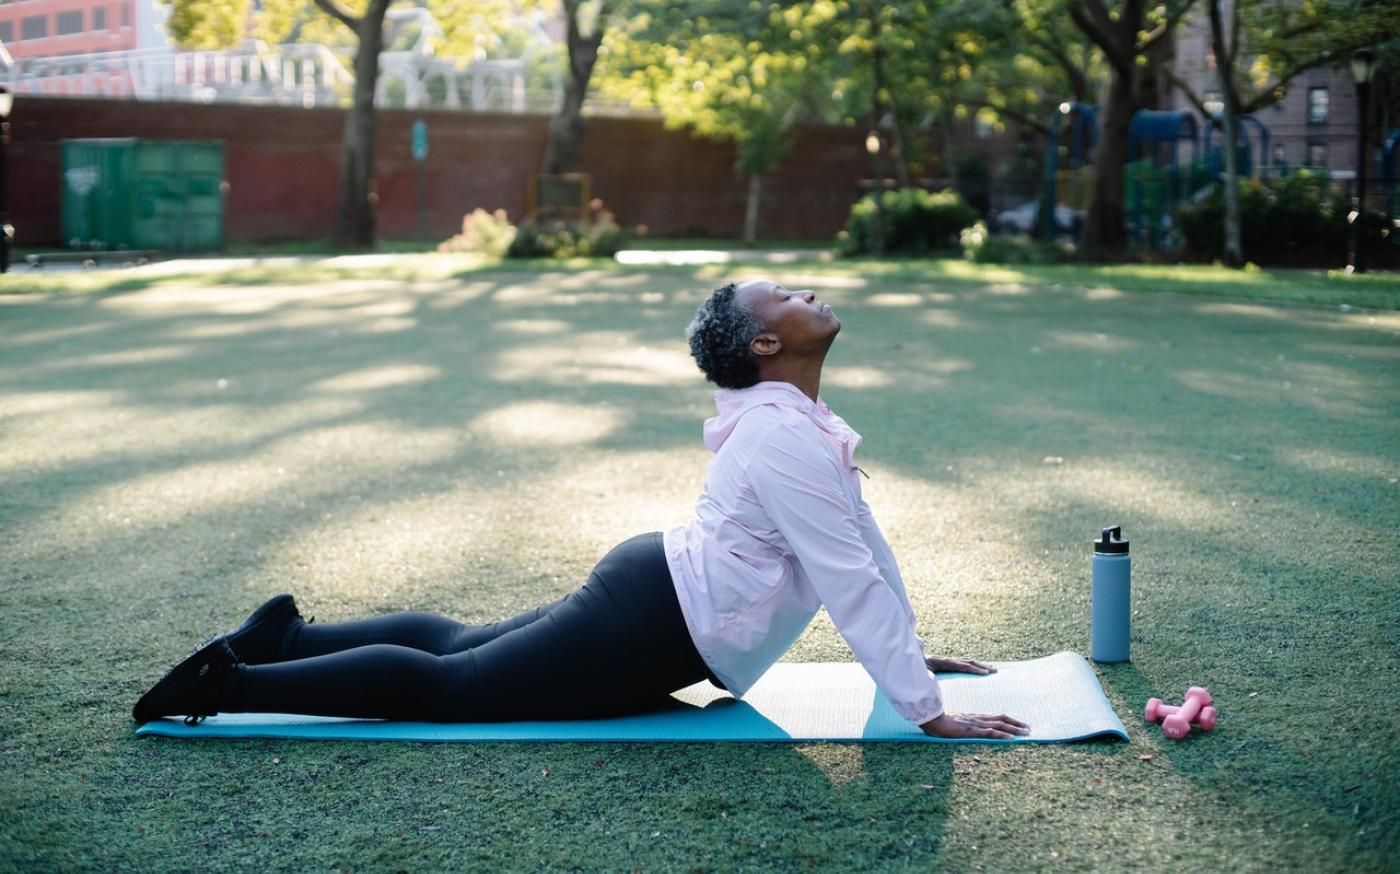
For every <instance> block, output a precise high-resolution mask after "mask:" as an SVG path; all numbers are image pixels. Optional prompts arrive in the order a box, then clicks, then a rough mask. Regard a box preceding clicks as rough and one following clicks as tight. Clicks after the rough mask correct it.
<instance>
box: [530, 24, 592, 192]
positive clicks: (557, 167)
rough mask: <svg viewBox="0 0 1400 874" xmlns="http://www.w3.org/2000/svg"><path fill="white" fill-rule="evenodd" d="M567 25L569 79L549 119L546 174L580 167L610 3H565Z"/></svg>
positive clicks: (545, 152) (569, 170)
mask: <svg viewBox="0 0 1400 874" xmlns="http://www.w3.org/2000/svg"><path fill="white" fill-rule="evenodd" d="M563 3H564V18H565V20H566V25H567V33H566V37H565V40H566V45H567V47H568V77H567V78H566V79H565V80H564V97H563V100H562V102H561V103H560V104H559V109H558V110H557V111H556V112H555V113H554V116H553V117H552V118H550V120H549V140H548V141H547V142H546V144H545V150H544V166H543V167H542V168H541V169H542V172H544V173H569V172H572V171H573V170H574V169H576V168H577V167H578V156H579V151H580V149H581V148H582V146H583V101H584V99H585V98H586V97H587V96H588V83H589V80H590V79H591V78H592V76H593V66H594V64H596V63H597V61H598V50H599V48H600V47H601V46H602V44H603V34H604V32H605V30H606V29H607V20H608V14H609V9H608V0H594V2H586V0H563Z"/></svg>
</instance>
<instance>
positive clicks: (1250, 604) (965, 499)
mask: <svg viewBox="0 0 1400 874" xmlns="http://www.w3.org/2000/svg"><path fill="white" fill-rule="evenodd" d="M741 272H742V273H743V274H744V275H751V274H752V273H754V272H755V271H754V270H753V269H751V268H749V267H747V266H746V267H745V269H743V270H742V271H741ZM721 275H722V273H721V271H720V270H718V269H717V268H706V269H703V270H696V269H693V268H686V269H677V268H670V269H648V270H640V269H623V268H618V267H616V266H615V265H600V264H592V263H585V264H573V265H564V266H551V265H541V264H527V265H510V266H509V267H503V266H500V265H489V264H475V265H471V264H467V263H464V262H462V261H461V260H454V259H449V258H443V257H442V256H434V255H413V256H405V257H404V258H403V261H402V263H396V264H395V265H394V266H393V267H391V268H388V269H378V270H373V271H370V270H352V269H341V268H328V267H325V266H324V265H316V264H311V265H304V266H299V267H295V268H287V269H264V268H250V269H248V270H244V271H233V272H230V273H227V274H214V275H204V276H192V275H180V274H175V275H161V276H155V275H149V274H145V273H142V272H140V271H113V272H102V273H90V274H70V275H69V276H70V277H73V278H70V279H69V280H64V279H62V278H61V277H60V276H59V275H57V274H55V275H54V276H51V277H48V278H47V279H45V280H44V282H46V283H48V284H46V285H45V284H42V283H38V282H37V280H35V279H32V278H26V274H24V273H17V274H13V275H11V276H8V277H4V278H0V332H3V333H2V336H3V338H4V340H3V342H0V614H2V615H3V616H4V619H5V621H4V623H3V625H2V626H0V665H3V669H0V870H24V871H30V870H64V871H67V870H78V869H97V870H147V869H160V870H170V869H193V868H204V869H209V870H252V869H258V868H268V869H278V870H282V869H293V870H313V869H314V870H326V869H349V870H366V869H369V870H381V869H390V870H421V869H483V868H488V867H490V868H504V869H528V868H536V867H547V868H558V869H565V870H573V869H577V870H632V869H635V868H640V869H643V870H656V869H685V870H695V869H704V870H735V869H749V868H754V869H757V868H778V869H784V870H797V869H802V870H807V869H809V868H811V867H814V866H815V867H818V868H820V867H828V868H832V869H838V870H846V869H850V870H867V869H868V870H911V871H913V870H918V871H934V870H950V871H975V870H980V869H988V870H1011V871H1016V870H1027V869H1029V870H1042V869H1045V870H1061V869H1063V870H1145V869H1149V868H1150V869H1154V870H1156V869H1161V868H1164V867H1169V868H1180V869H1182V870H1193V869H1194V870H1222V869H1238V870H1257V871H1273V870H1278V869H1283V870H1303V871H1315V870H1316V871H1358V870H1363V871H1364V870H1375V871H1381V870H1388V869H1389V870H1393V866H1394V864H1395V852H1396V847H1397V846H1400V789H1397V779H1400V769H1397V762H1400V720H1397V719H1396V717H1395V712H1394V707H1395V703H1394V702H1395V701H1396V700H1397V697H1400V681H1397V679H1396V676H1397V669H1400V664H1397V662H1400V647H1397V645H1396V629H1397V627H1400V623H1398V622H1397V620H1400V600H1397V588H1400V587H1397V583H1400V572H1397V568H1400V540H1397V538H1396V536H1395V535H1396V532H1397V531H1400V452H1397V449H1400V312H1396V309H1397V308H1400V282H1397V280H1396V278H1395V277H1393V276H1367V277H1341V276H1336V275H1329V274H1318V273H1271V272H1262V273H1250V274H1241V273H1230V272H1226V271H1221V270H1218V269H1215V268H1183V269H1179V270H1178V269H1167V268H1159V267H1151V268H1144V267H1125V268H1092V267H1078V266H1074V267H1036V268H1027V267H1016V268H978V267H974V266H971V265H967V264H965V263H964V262H960V261H941V262H922V263H918V262H904V263H896V264H875V263H867V262H854V263H851V262H838V263H836V264H819V263H816V262H813V263H802V264H795V265H790V266H784V267H783V268H781V271H780V272H778V273H777V276H778V278H780V279H782V280H784V281H786V282H787V283H788V284H789V285H792V286H794V287H808V286H810V287H812V288H813V289H815V290H816V291H817V292H818V293H819V295H820V296H821V297H822V298H823V299H825V300H827V301H829V302H830V303H832V304H833V305H834V306H835V307H836V308H837V310H838V312H839V313H840V315H841V316H842V319H843V322H844V325H845V329H844V331H843V334H842V336H841V338H840V339H839V340H838V341H837V344H836V346H835V348H834V349H833V352H832V355H831V357H830V359H829V361H828V372H827V377H826V380H825V382H824V384H823V394H824V396H825V397H826V399H827V400H828V401H829V402H830V403H831V404H832V406H833V407H834V408H835V409H836V410H837V411H838V412H840V413H842V414H843V415H844V416H845V417H846V418H847V419H848V420H849V421H850V422H851V423H852V425H854V426H855V427H856V428H857V429H858V430H860V431H861V432H863V433H864V435H865V437H866V442H865V444H864V446H863V447H862V449H861V456H862V457H863V458H864V461H863V462H862V466H863V467H864V468H865V469H866V470H867V471H868V472H869V473H870V476H871V479H870V480H869V481H868V482H867V483H865V494H866V497H867V499H868V500H869V501H870V503H871V504H872V506H873V507H874V508H875V511H876V513H877V515H878V517H879V518H880V520H881V524H882V526H883V527H884V529H885V531H886V533H887V535H888V536H889V538H890V540H891V541H892V543H893V544H894V546H895V549H896V552H897V553H898V555H899V556H900V561H901V566H902V568H903V570H904V576H905V578H906V580H907V582H908V584H909V587H910V597H911V600H912V601H913V603H914V606H915V609H916V611H917V612H918V616H919V632H920V634H921V636H922V637H923V638H924V639H925V640H926V641H928V643H929V646H930V649H931V650H932V651H934V652H938V653H948V654H960V655H967V656H972V657H977V658H986V659H1022V658H1032V657H1036V656H1041V655H1045V654H1049V653H1053V652H1057V651H1060V650H1064V649H1072V650H1077V651H1079V652H1084V653H1087V651H1088V635H1089V623H1088V591H1089V541H1090V540H1091V538H1092V537H1093V536H1094V535H1095V534H1096V533H1097V532H1098V530H1099V528H1101V527H1103V526H1105V525H1109V524H1118V523H1121V524H1122V525H1123V526H1124V530H1125V534H1126V536H1127V537H1128V538H1130V539H1131V541H1132V543H1133V552H1134V569H1135V574H1134V609H1135V611H1136V616H1135V620H1134V622H1135V624H1134V659H1133V662H1132V663H1131V664H1127V665H1118V666H1105V667H1101V668H1100V669H1099V670H1100V674H1101V678H1102V681H1103V684H1104V688H1105V690H1106V691H1107V693H1108V695H1109V698H1110V700H1111V701H1112V702H1113V703H1114V704H1115V706H1116V707H1117V709H1118V711H1119V714H1120V716H1121V717H1122V719H1123V721H1124V723H1125V724H1126V725H1127V726H1128V728H1129V733H1130V735H1131V740H1130V741H1129V742H1127V743H1123V742H1092V743H1085V744H1077V745H1070V746H1050V747H1010V748H1007V747H988V746H979V745H970V746H937V745H899V744H874V745H869V746H861V745H857V744H794V745H782V744H763V745H760V744H754V745H698V744H696V745H691V744H673V745H667V744H650V745H628V744H537V745H506V744H501V745H496V744H484V745H431V744H392V745H391V744H385V745H375V744H355V743H310V742H301V743H297V742H290V741H287V742H283V741H232V742H208V743H203V742H196V743H190V742H179V741H170V740H166V739H140V740H138V739H137V738H135V737H134V736H133V734H132V730H133V727H134V726H133V725H132V723H131V721H130V716H129V711H130V707H131V704H132V703H133V702H134V701H135V699H136V698H137V696H139V695H140V694H141V692H142V691H144V690H145V688H146V687H147V686H148V685H149V684H150V683H152V682H153V681H154V680H155V679H156V678H158V677H159V676H160V674H161V673H162V672H163V671H164V670H165V669H166V668H168V667H169V666H170V664H172V663H173V662H174V661H175V660H177V659H178V658H180V657H181V656H182V655H183V654H184V652H185V651H186V649H187V648H188V647H190V646H192V645H193V644H195V643H196V642H198V641H199V640H200V639H202V638H203V637H204V636H205V635H207V634H209V633H212V632H214V631H217V630H221V629H225V628H229V627H232V626H233V625H235V624H237V623H238V622H239V621H241V620H242V619H243V618H244V617H245V616H246V615H247V612H248V611H249V610H250V609H252V608H253V607H254V606H256V605H257V604H258V603H260V602H261V601H262V600H263V599H264V598H266V597H267V596H269V595H271V594H274V593H276V592H281V591H291V592H293V593H295V594H296V596H297V598H298V601H299V603H300V604H301V605H302V609H303V612H305V613H308V614H312V615H314V616H316V617H317V620H318V621H320V622H333V621H337V620H341V619H348V618H353V617H359V616H363V615H367V614H374V613H380V612H387V611H393V610H404V609H423V610H434V611H438V612H443V613H446V614H449V615H452V616H455V617H458V618H461V619H463V620H464V621H469V622H481V621H489V620H492V619H496V618H500V617H502V616H506V615H512V614H514V613H515V612H518V611H520V610H523V609H525V608H527V607H529V606H533V605H535V604H538V603H541V602H543V601H545V600H547V599H552V598H555V597H558V596H559V595H561V594H563V593H565V592H568V591H570V590H572V589H573V588H575V587H576V586H578V585H580V584H581V583H582V581H583V579H584V577H585V575H586V574H587V572H588V570H589V568H590V567H591V566H592V564H593V562H594V561H596V560H597V558H599V557H600V556H601V555H602V554H603V552H604V551H606V549H607V548H609V547H610V546H612V545H613V544H614V543H616V542H618V541H620V540H622V539H624V538H626V537H628V536H630V535H632V534H634V533H638V532H641V531H646V530H654V529H658V528H664V527H669V526H671V525H675V524H680V523H682V522H684V521H685V520H686V519H687V518H688V516H689V514H690V512H691V507H692V503H693V501H694V498H695V496H696V494H697V493H698V490H699V488H700V483H701V480H702V477H703V475H704V469H705V464H706V461H707V458H708V453H706V452H705V450H704V449H703V448H701V446H700V442H699V437H700V423H701V421H702V420H703V419H704V418H705V417H706V416H707V415H709V414H710V412H711V410H712V403H711V399H710V391H709V389H708V388H707V387H706V385H705V384H704V383H703V382H702V380H701V378H700V377H699V375H698V373H697V372H695V370H694V368H693V365H692V364H691V362H690V361H689V359H688V357H687V355H686V353H685V349H684V344H683V341H682V339H681V336H680V335H681V330H682V329H683V327H684V325H685V323H686V322H687V320H688V319H689V317H690V314H691V313H692V312H693V310H694V307H695V305H696V304H697V303H698V302H699V301H700V299H701V298H702V297H703V295H704V294H705V292H706V290H707V289H708V288H709V287H710V286H712V285H714V284H715V283H716V282H718V281H719V280H720V278H721ZM65 283H66V284H65ZM6 292H13V293H10V294H6ZM1164 292H1166V293H1164ZM1270 301H1279V302H1282V303H1271V302H1270ZM787 658H789V659H792V660H797V661H822V660H849V659H850V658H851V655H850V652H849V650H848V649H847V648H846V646H845V645H844V643H843V642H842V640H841V638H840V636H839V635H838V634H837V632H836V631H835V629H834V628H833V627H832V625H831V624H830V622H829V621H828V620H827V619H826V618H825V617H824V615H823V616H819V617H818V620H817V621H816V622H815V623H814V624H813V626H812V627H811V629H809V631H808V632H807V633H806V634H805V635H804V636H803V637H802V638H801V639H800V640H799V641H798V642H797V644H796V646H795V647H794V648H793V649H792V651H791V652H790V653H789V654H788V656H787ZM1190 685H1204V686H1208V687H1209V688H1210V689H1211V691H1212V693H1213V694H1214V695H1215V696H1216V700H1217V705H1218V707H1219V710H1220V714H1221V716H1220V727H1219V728H1218V730H1217V731H1215V732H1214V733H1212V734H1207V735H1193V736H1192V737H1190V738H1189V739H1188V740H1185V741H1182V742H1179V743H1178V742H1172V741H1169V740H1165V739H1164V738H1163V737H1162V735H1161V732H1160V730H1159V729H1158V728H1156V727H1147V726H1144V725H1143V723H1142V719H1141V708H1142V705H1143V702H1144V701H1145V700H1146V699H1147V698H1148V697H1149V696H1153V695H1157V696H1161V697H1164V698H1167V699H1178V698H1180V696H1181V695H1182V693H1183V692H1184V690H1185V688H1186V687H1187V686H1190Z"/></svg>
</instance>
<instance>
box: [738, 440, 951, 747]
mask: <svg viewBox="0 0 1400 874" xmlns="http://www.w3.org/2000/svg"><path fill="white" fill-rule="evenodd" d="M824 441H825V438H824V437H822V436H821V434H820V432H818V431H817V430H816V427H815V426H814V425H810V424H809V423H806V422H785V423H783V424H780V425H778V426H776V427H775V428H774V429H773V431H771V432H770V433H769V435H768V439H767V440H765V441H764V442H763V444H762V445H761V446H760V447H759V448H758V451H757V452H756V453H755V454H754V456H753V458H752V460H751V461H750V463H749V470H748V472H749V482H750V485H751V487H752V488H753V490H754V493H755V496H756V497H757V498H758V501H759V503H760V504H762V506H763V509H764V511H765V512H767V514H768V516H769V518H770V519H771V520H772V522H773V525H774V527H776V528H777V529H778V531H779V532H780V533H781V534H782V536H783V538H784V539H785V540H786V541H787V544H788V547H789V548H790V549H791V550H792V553H793V556H794V557H795V558H796V559H797V561H798V563H799V564H801V565H802V570H803V571H804V572H805V573H806V575H807V577H808V579H810V580H811V583H812V587H813V589H815V590H816V593H817V597H819V598H821V600H822V603H823V604H824V605H825V606H826V610H827V613H829V614H830V615H831V620H832V622H834V623H835V625H836V628H837V630H838V631H840V632H841V636H842V637H844V638H845V639H846V642H847V643H848V644H850V647H851V650H852V652H854V653H855V656H856V658H857V659H859V660H860V663H861V665H863V666H864V667H865V670H866V671H867V672H869V674H870V676H871V678H872V679H874V680H875V685H877V686H879V687H880V690H881V691H882V692H884V693H885V696H886V697H887V698H889V700H890V703H891V704H893V705H894V708H895V710H896V711H898V713H899V715H900V716H903V717H904V718H905V719H907V720H909V721H910V722H912V723H914V724H915V725H921V724H922V723H925V722H927V721H929V720H930V719H933V718H934V717H937V716H939V715H941V714H942V713H943V696H942V694H941V693H940V692H939V689H938V682H937V681H936V680H934V678H933V675H932V674H930V673H929V671H928V667H927V666H926V665H925V664H924V653H923V646H922V644H921V643H920V642H919V639H918V638H917V637H915V635H914V628H913V623H912V622H911V620H910V615H911V614H910V612H909V608H908V599H907V598H901V597H900V596H899V595H896V594H895V589H894V587H893V586H891V585H890V584H889V583H887V582H886V580H885V579H884V578H883V577H882V576H881V573H880V568H879V566H878V565H877V563H876V560H875V556H874V555H873V554H872V552H871V550H870V547H869V546H868V545H867V544H866V542H865V540H864V539H863V538H862V536H861V530H860V526H859V525H858V523H857V519H856V515H857V513H856V507H855V505H854V503H853V502H852V499H851V497H849V496H848V492H847V489H846V488H845V486H844V485H843V483H842V481H841V476H842V473H841V471H840V469H839V468H838V467H837V465H836V462H835V460H834V459H833V458H832V456H831V454H830V453H829V452H828V451H827V449H826V446H825V444H824ZM902 591H903V588H902V586H901V587H900V592H901V593H902Z"/></svg>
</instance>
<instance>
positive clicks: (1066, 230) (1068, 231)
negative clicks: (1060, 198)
mask: <svg viewBox="0 0 1400 874" xmlns="http://www.w3.org/2000/svg"><path fill="white" fill-rule="evenodd" d="M1039 216H1040V201H1039V200H1029V201H1026V202H1025V203H1023V204H1021V205H1020V206H1018V207H1016V208H1015V209H1008V210H1004V211H1002V212H999V213H997V215H996V217H995V218H994V219H992V230H995V231H1001V232H1002V233H1007V234H1033V233H1035V224H1036V220H1037V219H1038V218H1039ZM1083 224H1084V211H1083V210H1081V209H1070V208H1069V207H1067V206H1065V205H1064V204H1063V203H1057V204H1055V233H1056V235H1071V236H1077V235H1078V233H1079V229H1080V228H1081V227H1082V226H1083Z"/></svg>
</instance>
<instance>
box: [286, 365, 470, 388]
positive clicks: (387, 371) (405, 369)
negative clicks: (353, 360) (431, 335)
mask: <svg viewBox="0 0 1400 874" xmlns="http://www.w3.org/2000/svg"><path fill="white" fill-rule="evenodd" d="M442 376H443V370H442V368H441V367H435V366H432V365H428V364H382V365H378V366H375V367H366V368H364V369H363V370H350V371H346V372H344V373H338V374H336V375H335V376H332V377H328V378H326V379H323V380H320V381H319V382H314V383H312V384H310V385H308V386H307V390H308V391H329V392H356V391H377V390H380V389H386V388H394V387H396V386H403V385H412V384H414V383H419V382H428V381H430V380H434V379H440V378H442Z"/></svg>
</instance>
